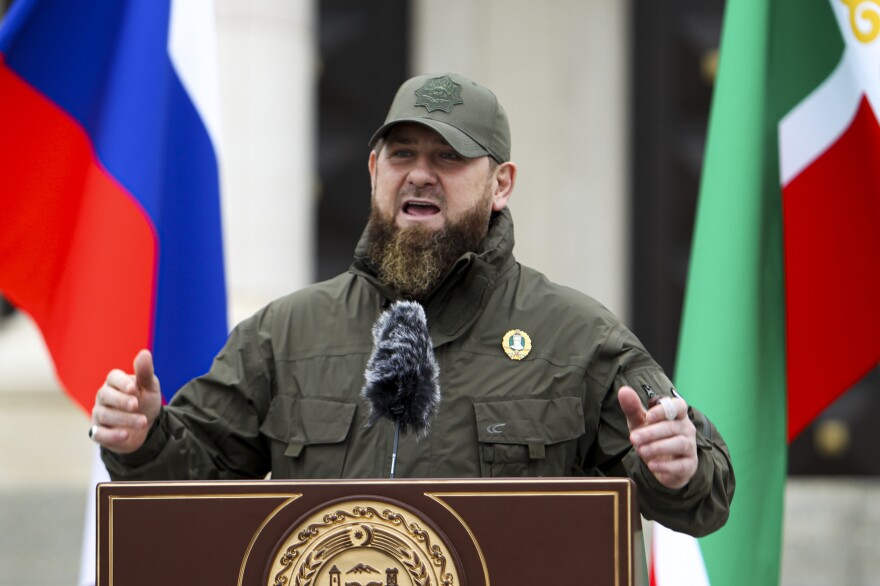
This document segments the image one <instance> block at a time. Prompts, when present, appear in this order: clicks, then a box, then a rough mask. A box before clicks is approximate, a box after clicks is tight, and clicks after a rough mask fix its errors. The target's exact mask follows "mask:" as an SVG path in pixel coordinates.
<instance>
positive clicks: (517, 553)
mask: <svg viewBox="0 0 880 586" xmlns="http://www.w3.org/2000/svg"><path fill="white" fill-rule="evenodd" d="M97 499H98V509H97V510H98V517H97V523H98V548H97V586H141V585H143V586H147V585H149V586H156V585H163V586H176V585H180V586H190V585H193V586H194V585H211V586H215V585H224V586H225V585H246V586H258V585H259V586H265V585H269V586H272V585H279V586H280V585H284V586H291V585H298V586H397V585H399V586H404V585H406V586H409V585H411V584H412V585H420V586H428V585H432V586H459V585H466V586H489V585H490V584H491V585H493V586H531V585H539V584H540V585H543V584H589V585H591V586H604V585H608V586H612V585H613V586H640V585H642V584H647V579H646V571H645V566H644V562H645V557H644V546H643V541H642V534H641V525H640V517H639V514H638V507H637V503H636V498H635V487H634V485H633V484H632V482H631V481H630V480H627V479H573V478H560V479H473V480H403V479H400V480H374V481H366V480H364V481H296V482H293V481H280V480H266V481H260V482H221V481H213V482H116V483H105V484H100V485H98V488H97Z"/></svg>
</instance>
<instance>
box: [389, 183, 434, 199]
mask: <svg viewBox="0 0 880 586" xmlns="http://www.w3.org/2000/svg"><path fill="white" fill-rule="evenodd" d="M397 197H398V199H403V198H405V197H412V198H417V199H428V200H434V201H440V202H443V201H446V194H445V193H443V190H442V189H440V188H439V187H434V186H430V187H416V186H415V185H408V186H406V187H404V188H402V189H401V190H400V191H398V192H397Z"/></svg>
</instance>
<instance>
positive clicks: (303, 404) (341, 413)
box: [260, 395, 357, 478]
mask: <svg viewBox="0 0 880 586" xmlns="http://www.w3.org/2000/svg"><path fill="white" fill-rule="evenodd" d="M356 409H357V405H356V404H354V403H340V402H336V401H324V400H321V399H302V398H300V399H296V398H294V397H290V396H287V395H279V396H277V397H275V398H274V399H273V400H272V404H271V405H270V407H269V412H268V413H267V415H266V419H265V420H264V421H263V425H262V426H261V427H260V431H261V432H262V433H263V434H264V435H265V436H266V437H268V438H270V440H271V441H270V442H269V443H270V449H271V452H272V477H273V478H341V477H342V472H343V466H344V464H345V454H346V451H347V443H348V442H346V438H347V437H348V434H349V430H350V429H351V424H352V420H353V419H354V413H355V410H356Z"/></svg>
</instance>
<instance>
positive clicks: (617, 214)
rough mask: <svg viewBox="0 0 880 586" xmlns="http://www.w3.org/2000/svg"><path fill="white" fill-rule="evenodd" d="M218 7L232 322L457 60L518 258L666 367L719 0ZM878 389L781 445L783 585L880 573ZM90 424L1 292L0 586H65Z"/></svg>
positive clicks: (338, 257) (859, 390)
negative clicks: (395, 117) (607, 312)
mask: <svg viewBox="0 0 880 586" xmlns="http://www.w3.org/2000/svg"><path fill="white" fill-rule="evenodd" d="M12 1H14V0H0V13H2V12H3V11H4V10H5V9H6V8H8V6H9V5H11V4H12ZM216 6H217V25H218V34H219V56H220V73H221V84H222V87H221V91H222V100H223V102H222V106H223V129H222V147H221V154H220V158H221V169H222V184H223V192H224V200H223V206H224V230H225V247H226V250H225V253H226V260H227V278H228V289H229V298H230V315H231V321H232V323H236V322H238V321H239V320H241V319H242V318H244V317H246V316H248V315H250V314H251V313H252V312H253V311H255V310H256V309H258V308H259V307H261V306H262V305H263V304H265V303H266V302H268V301H269V300H271V299H273V298H275V297H277V296H279V295H282V294H284V293H287V292H289V291H291V290H295V289H297V288H300V287H302V286H304V285H307V284H309V283H311V282H314V281H316V280H319V279H324V278H327V277H330V276H332V275H334V274H336V273H338V272H340V271H343V270H345V269H346V268H347V266H348V264H349V262H350V259H351V255H352V252H353V250H354V246H355V243H356V242H357V239H358V237H359V236H360V234H361V231H362V230H363V228H364V225H365V221H366V217H367V213H368V207H369V178H368V173H367V165H366V162H367V154H368V150H367V141H368V139H369V137H370V135H371V134H372V132H373V131H374V130H375V128H377V127H378V126H379V125H380V124H381V123H382V121H383V120H384V117H385V114H386V109H387V107H388V105H389V103H390V101H391V98H392V96H393V95H394V92H395V91H396V89H397V87H398V85H399V84H400V83H401V82H402V81H403V80H404V79H406V78H407V77H409V76H411V75H413V74H417V73H426V72H444V71H454V72H458V73H461V74H464V75H466V76H469V77H471V78H473V79H475V80H477V81H479V82H481V83H483V84H485V85H486V86H488V87H490V88H492V89H493V90H494V91H495V92H496V93H497V94H498V96H499V98H500V100H501V102H502V103H503V104H504V106H505V108H506V109H507V112H508V114H509V116H510V120H511V130H512V135H513V159H514V160H515V161H516V162H517V163H518V164H519V166H520V176H519V182H518V186H517V189H516V192H515V194H514V196H513V199H512V201H511V208H512V211H513V215H514V218H515V222H516V235H517V248H516V255H517V257H518V259H519V260H520V261H521V262H523V263H525V264H529V265H532V266H535V267H537V268H539V269H541V270H543V271H544V272H545V273H546V274H547V275H548V276H549V277H550V278H552V279H553V280H556V281H558V282H560V283H563V284H567V285H570V286H572V287H574V288H577V289H579V290H581V291H584V292H586V293H588V294H590V295H592V296H594V297H596V298H597V299H599V300H600V301H602V302H603V303H604V304H606V305H607V306H608V307H609V308H610V309H612V310H613V311H614V312H616V313H617V314H618V315H620V316H621V317H622V318H623V319H624V320H625V321H626V322H628V323H629V324H630V325H631V326H632V328H633V329H634V331H635V332H636V333H637V334H638V335H639V337H640V338H641V339H642V340H643V342H644V343H645V344H646V346H647V347H648V348H649V349H650V350H651V351H652V353H653V354H654V355H655V356H656V357H657V359H658V360H659V361H660V362H661V364H663V365H664V366H665V367H666V368H667V370H668V371H670V373H671V374H672V376H673V377H674V372H672V371H673V366H674V360H675V349H676V343H677V337H678V328H679V320H680V314H681V305H682V296H683V291H684V285H685V279H686V275H687V266H688V256H689V249H690V240H691V231H692V223H693V217H694V210H695V206H696V200H697V193H698V188H699V180H700V172H701V165H702V156H703V148H704V142H705V135H706V124H707V120H708V113H709V107H710V102H711V96H712V87H713V81H714V78H715V72H716V68H717V61H718V51H717V48H718V43H719V36H720V31H721V22H722V17H723V10H724V2H723V1H722V0H665V1H663V2H658V1H656V0H617V1H614V2H608V1H603V0H544V1H543V2H530V1H527V0H479V1H474V0H446V1H444V2H431V1H430V0H373V1H371V2H362V1H358V0H321V1H314V0H311V1H310V0H251V1H249V2H241V1H237V0H217V2H216ZM83 10H88V4H87V3H83ZM0 139H2V129H0ZM0 193H2V182H0ZM0 205H2V196H0ZM0 229H2V209H0ZM119 366H120V367H122V368H128V367H129V365H119ZM817 368H821V366H820V365H817ZM878 387H880V375H878V374H877V373H873V374H872V375H870V376H869V377H868V378H867V379H865V380H864V381H863V382H862V383H860V384H858V385H857V386H856V387H855V388H854V389H853V390H851V391H850V392H849V393H848V394H847V395H845V396H844V397H843V398H842V399H840V400H839V401H838V402H837V403H836V404H834V405H833V406H832V407H831V408H830V409H828V410H827V412H826V413H825V414H823V416H822V417H820V418H819V420H818V421H817V422H815V423H814V424H813V425H812V426H811V427H810V428H809V429H807V430H806V431H805V432H804V433H803V434H802V435H801V436H800V437H799V438H798V439H797V440H796V441H795V443H794V444H793V445H792V447H791V450H790V481H789V488H788V491H787V509H786V512H787V515H786V525H785V548H784V556H785V557H784V560H783V583H784V584H791V585H794V584H797V585H807V584H827V583H834V584H838V585H848V584H853V585H855V584H870V583H875V582H876V583H880V578H876V576H880V562H878V561H877V558H878V555H877V554H878V553H880V545H877V540H876V538H874V537H873V534H874V533H875V531H874V528H876V527H877V526H878V523H880V504H878V503H880V499H878V498H876V497H877V496H880V488H878V486H880V484H878V482H877V474H878V471H880V464H878V459H877V458H876V456H875V455H874V453H873V451H872V448H873V446H875V445H877V443H878V441H877V440H878V431H877V426H873V425H871V424H870V422H869V417H870V414H871V413H872V412H873V411H874V409H876V408H878V407H880V394H878ZM87 428H88V415H87V414H86V413H83V412H82V411H80V410H79V409H78V408H77V407H75V406H74V405H73V403H72V402H70V401H69V400H67V398H66V397H65V395H64V394H63V392H62V391H61V389H60V388H59V387H58V384H57V382H55V379H54V375H53V372H52V367H51V362H50V361H49V358H48V356H47V354H46V351H45V349H44V348H43V346H42V341H41V338H40V336H39V334H38V333H37V332H36V331H35V329H34V327H33V326H32V324H31V323H30V321H29V320H28V318H27V316H25V315H22V314H21V313H19V312H16V311H15V310H14V309H13V308H12V307H11V306H9V305H8V304H5V303H4V302H3V301H2V300H0V454H2V455H0V527H2V528H3V529H4V530H3V531H0V586H6V585H9V586H12V585H16V586H21V585H26V584H37V583H39V584H71V583H75V581H76V578H77V576H78V572H79V559H80V546H81V542H82V530H83V522H84V515H85V502H86V499H87V498H88V494H87V491H88V490H89V488H88V484H89V474H90V469H91V465H92V458H93V446H92V444H91V443H90V442H89V440H88V439H87V437H86V430H87ZM37 568H39V571H35V569H37Z"/></svg>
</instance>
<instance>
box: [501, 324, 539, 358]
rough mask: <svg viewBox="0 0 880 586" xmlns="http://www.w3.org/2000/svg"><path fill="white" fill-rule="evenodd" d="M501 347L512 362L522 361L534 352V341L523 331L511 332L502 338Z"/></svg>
mask: <svg viewBox="0 0 880 586" xmlns="http://www.w3.org/2000/svg"><path fill="white" fill-rule="evenodd" d="M501 347H502V348H504V353H505V354H507V356H509V357H510V359H511V360H522V359H523V358H525V357H526V356H528V355H529V352H531V350H532V339H531V338H530V337H529V335H528V334H527V333H525V332H524V331H522V330H510V331H509V332H507V333H506V334H504V337H503V338H501Z"/></svg>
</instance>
